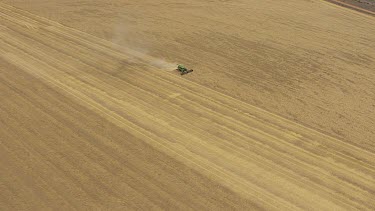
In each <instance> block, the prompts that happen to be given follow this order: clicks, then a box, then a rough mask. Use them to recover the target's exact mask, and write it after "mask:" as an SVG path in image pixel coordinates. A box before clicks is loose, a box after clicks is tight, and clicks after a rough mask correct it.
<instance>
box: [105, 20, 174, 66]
mask: <svg viewBox="0 0 375 211" xmlns="http://www.w3.org/2000/svg"><path fill="white" fill-rule="evenodd" d="M130 25H131V24H129V23H128V22H127V21H126V20H124V18H120V21H119V22H117V23H116V24H115V26H114V28H113V37H112V42H113V43H115V44H116V45H118V47H119V48H120V50H121V51H122V52H124V53H126V54H128V55H131V57H132V58H131V62H134V63H137V62H142V63H147V64H148V65H152V66H155V67H157V68H159V69H163V70H166V71H172V70H174V69H175V68H176V65H177V63H176V62H170V61H167V60H166V59H164V58H157V57H154V56H150V50H152V46H151V45H150V44H149V42H148V41H147V40H145V39H144V38H142V37H141V36H139V35H138V33H137V32H136V31H134V30H132V29H131V26H130Z"/></svg>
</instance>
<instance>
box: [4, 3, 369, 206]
mask: <svg viewBox="0 0 375 211" xmlns="http://www.w3.org/2000/svg"><path fill="white" fill-rule="evenodd" d="M0 46H1V48H0V90H1V92H0V98H1V103H0V123H1V127H0V140H1V141H0V156H1V159H0V189H1V191H0V210H12V209H17V210H26V209H33V210H40V209H47V208H53V209H84V208H102V209H108V208H112V209H116V208H117V209H121V208H124V207H128V208H134V209H137V208H143V209H157V208H161V209H166V208H169V209H172V210H173V209H195V210H201V209H212V210H218V209H229V208H236V209H244V208H247V209H251V208H256V209H267V210H303V209H305V210H341V209H347V210H354V209H361V210H371V209H375V200H374V198H375V160H374V157H375V154H374V153H373V152H371V151H367V150H366V149H362V148H359V147H357V146H354V145H351V144H349V143H348V142H343V141H341V140H338V139H335V138H332V137H330V136H327V135H324V134H322V133H319V132H317V131H314V130H311V129H309V128H307V127H304V126H302V125H299V124H296V123H294V122H291V121H288V120H286V119H283V118H281V117H279V116H276V115H274V114H272V113H269V112H266V111H264V110H262V109H259V108H257V107H253V106H251V105H249V104H246V103H244V102H241V101H238V100H236V99H234V98H231V97H228V96H226V95H223V94H220V93H219V92H216V91H213V90H211V89H208V88H206V87H204V86H200V85H198V84H195V83H193V82H191V81H189V80H185V79H183V78H181V77H180V76H178V75H176V74H173V73H170V72H166V71H164V70H160V69H158V68H156V67H153V66H151V65H149V62H148V61H147V59H148V58H144V57H143V58H142V59H138V57H137V54H138V53H137V52H131V51H130V50H129V51H127V52H126V53H124V52H123V51H121V50H119V49H118V47H117V46H115V45H114V44H112V43H111V42H108V41H105V40H102V39H99V38H97V37H94V36H91V35H88V34H86V33H83V32H81V31H79V30H75V29H72V28H68V27H65V26H63V25H61V24H59V23H57V22H53V21H50V20H48V19H45V18H42V17H39V16H36V15H33V14H31V13H28V12H25V11H23V10H20V9H16V8H14V7H11V6H8V5H6V4H0ZM149 59H152V58H149ZM123 69H126V70H127V71H119V70H123Z"/></svg>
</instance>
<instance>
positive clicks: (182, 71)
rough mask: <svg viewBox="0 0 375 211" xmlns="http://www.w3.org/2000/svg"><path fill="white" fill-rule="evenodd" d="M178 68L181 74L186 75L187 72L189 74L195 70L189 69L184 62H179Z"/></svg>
mask: <svg viewBox="0 0 375 211" xmlns="http://www.w3.org/2000/svg"><path fill="white" fill-rule="evenodd" d="M176 70H178V71H179V72H180V73H181V75H185V74H188V73H191V72H193V70H192V69H190V70H189V69H187V68H186V67H185V66H184V65H182V64H179V65H178V66H177V69H176Z"/></svg>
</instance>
